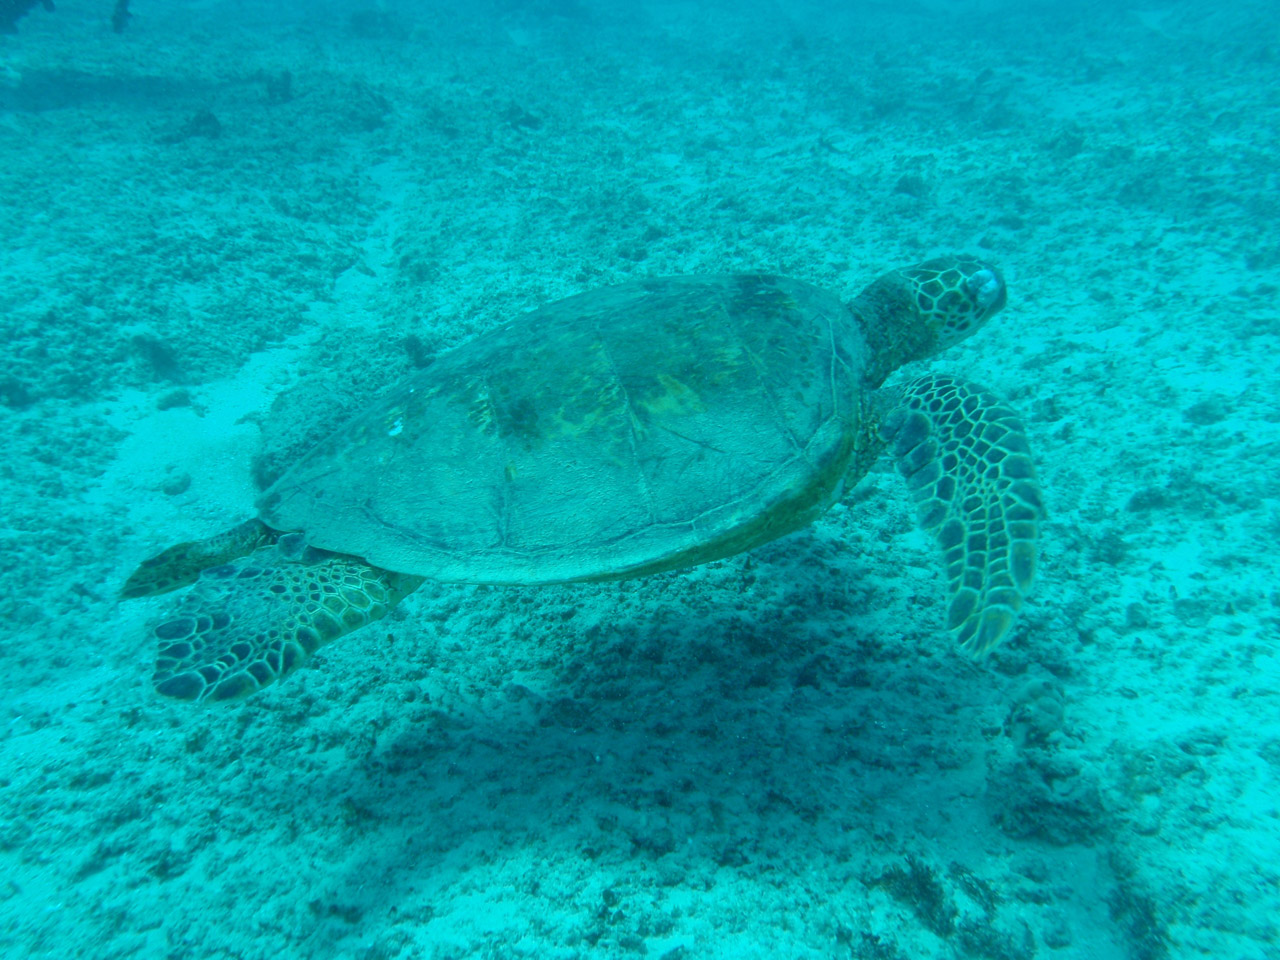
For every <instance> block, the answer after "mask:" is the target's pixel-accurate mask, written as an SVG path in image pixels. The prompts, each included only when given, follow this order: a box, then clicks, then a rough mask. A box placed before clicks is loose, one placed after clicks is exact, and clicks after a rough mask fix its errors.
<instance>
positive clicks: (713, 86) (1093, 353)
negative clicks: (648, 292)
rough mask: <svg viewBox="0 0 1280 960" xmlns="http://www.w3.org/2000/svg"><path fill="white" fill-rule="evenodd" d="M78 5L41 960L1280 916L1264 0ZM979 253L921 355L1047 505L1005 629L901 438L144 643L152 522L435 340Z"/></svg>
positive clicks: (1130, 932) (1092, 949)
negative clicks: (620, 292)
mask: <svg viewBox="0 0 1280 960" xmlns="http://www.w3.org/2000/svg"><path fill="white" fill-rule="evenodd" d="M58 6H59V9H58V11H57V12H56V13H46V12H44V11H42V10H35V11H33V12H32V13H31V14H30V15H29V16H28V17H27V18H25V19H24V20H22V22H21V23H20V25H19V27H20V32H19V33H18V34H17V35H15V36H10V37H0V153H2V155H3V160H4V162H3V164H0V326H2V327H3V331H4V343H5V345H6V346H7V349H8V356H7V363H6V364H5V365H4V368H3V370H2V371H0V443H2V444H3V449H4V451H5V456H4V457H3V459H2V460H0V502H2V503H3V513H2V514H0V538H3V544H4V547H5V555H6V558H7V562H6V563H4V564H3V566H2V567H0V583H2V586H0V619H2V620H3V624H4V626H3V629H2V632H0V676H2V677H3V683H2V686H0V697H2V698H3V704H4V727H3V734H2V735H0V798H2V801H3V807H2V811H3V817H2V819H0V878H2V879H0V951H3V953H4V954H5V956H7V957H72V956H79V957H92V958H116V957H139V958H182V957H198V958H244V960H249V958H279V957H316V958H359V960H365V958H369V960H373V958H387V960H393V958H406V960H407V958H438V960H444V958H457V960H461V958H464V957H525V956H527V957H538V958H544V957H545V958H577V957H583V958H585V957H596V956H601V957H613V956H617V957H627V956H650V957H655V958H663V960H682V958H688V960H693V958H713V957H715V958H734V960H737V958H790V957H806V958H809V957H812V958H828V957H853V958H866V960H896V958H904V960H905V958H913V960H914V958H939V960H943V958H946V960H950V958H954V957H975V958H993V960H1006V958H1031V957H1044V958H1061V960H1077V958H1079V960H1086V958H1087V960H1111V958H1117V960H1128V958H1134V960H1152V958H1162V957H1179V958H1180V957H1193V956H1195V957H1204V956H1212V957H1230V958H1233V960H1236V958H1238V960H1266V958H1276V957H1280V945H1277V944H1278V942H1280V921H1277V919H1276V918H1277V917H1280V886H1278V882H1280V867H1278V866H1277V864H1280V821H1278V819H1277V818H1278V817H1280V813H1278V810H1280V782H1278V781H1280V663H1277V658H1276V642H1277V636H1278V633H1280V591H1278V590H1277V587H1276V582H1277V573H1278V567H1280V562H1278V561H1277V560H1276V551H1275V546H1274V545H1275V541H1276V539H1277V536H1278V535H1280V471H1277V466H1276V465H1277V451H1278V450H1280V446H1278V444H1280V404H1278V403H1277V399H1278V397H1280V370H1278V369H1277V365H1276V362H1275V357H1276V355H1277V349H1278V348H1280V313H1278V312H1277V307H1276V303H1277V298H1278V297H1280V239H1277V231H1276V223H1277V221H1278V219H1280V216H1278V215H1280V190H1278V187H1280V184H1278V183H1277V174H1276V167H1275V157H1276V156H1278V155H1280V143H1278V142H1277V141H1278V140H1280V134H1278V132H1277V131H1280V88H1278V87H1277V86H1276V84H1275V83H1274V77H1275V74H1276V70H1277V64H1278V63H1280V38H1277V35H1276V27H1275V25H1274V23H1273V22H1272V21H1273V20H1274V16H1269V15H1268V12H1267V8H1266V5H1265V4H1259V5H1257V6H1254V7H1251V6H1249V5H1247V4H1234V5H1233V4H1208V3H1166V4H1163V5H1159V6H1146V7H1133V8H1130V7H1128V6H1126V5H1125V4H1122V3H1121V4H1113V5H1106V6H1102V7H1093V8H1091V9H1089V10H1088V11H1084V10H1081V12H1079V13H1078V14H1075V13H1068V12H1065V10H1066V8H1065V7H1061V6H1060V7H1054V6H1052V5H1040V6H1035V7H1033V8H1032V7H1028V5H1025V4H1020V5H1017V6H1013V5H1011V6H1009V7H1000V6H999V5H995V4H989V3H988V4H977V5H972V6H969V7H962V6H958V5H952V4H948V5H934V6H936V7H937V8H936V9H935V8H933V7H931V6H929V5H918V6H912V5H909V4H903V5H901V8H890V7H877V8H873V9H870V10H864V11H863V12H862V13H861V14H857V15H855V13H842V14H840V15H832V14H831V13H830V12H829V11H823V10H821V9H820V8H817V7H813V8H806V7H803V5H794V12H793V13H791V14H783V13H780V12H779V10H778V9H777V8H776V7H774V6H772V5H769V4H761V5H760V6H759V7H744V6H742V5H741V4H739V5H734V6H729V5H725V6H724V7H722V8H721V7H715V6H713V5H708V4H691V3H690V4H680V3H669V4H651V5H646V6H643V7H634V8H631V9H630V11H629V12H619V11H618V10H617V8H616V5H606V4H602V3H601V4H596V3H591V2H586V0H583V2H582V3H573V2H571V0H566V2H560V3H551V2H548V3H535V4H531V5H519V4H515V3H505V4H504V3H499V4H495V5H494V6H492V7H489V8H485V9H483V10H476V9H474V8H467V11H468V12H466V13H460V12H459V11H456V10H455V11H450V10H446V9H443V8H436V7H424V6H420V5H419V6H411V5H408V4H403V5H399V6H396V5H394V4H389V5H383V6H382V7H369V8H364V7H361V6H358V5H357V6H351V5H343V4H339V3H336V2H331V3H328V4H320V5H311V6H309V7H308V8H307V9H308V12H307V13H306V14H305V15H304V14H301V13H299V14H297V15H296V16H294V15H286V14H282V13H280V11H279V9H275V10H274V11H270V12H272V16H273V18H274V19H272V18H268V17H267V15H266V14H267V12H268V11H265V10H263V9H262V8H258V7H254V6H252V5H247V4H237V3H200V4H194V3H192V4H189V5H185V6H182V7H176V8H175V7H173V6H172V5H168V6H166V7H165V8H164V9H156V10H153V9H145V10H144V9H143V8H142V7H141V6H139V5H138V4H134V7H135V9H136V11H137V13H138V16H137V17H136V19H135V21H134V22H133V23H131V24H130V26H129V28H128V30H126V32H125V33H124V34H123V35H119V36H118V35H116V34H114V33H112V32H111V31H110V29H109V27H108V26H106V23H105V19H106V14H105V13H104V10H103V9H102V8H104V7H107V6H108V4H106V3H96V2H91V0H76V2H71V0H68V2H65V3H64V2H60V3H59V5H58ZM157 6H158V5H157ZM1081 6H1082V7H1083V6H1084V5H1081ZM286 74H287V75H288V79H287V80H286V79H285V75H286ZM215 134H216V135H215ZM959 251H968V252H973V253H977V254H980V255H982V256H984V257H988V258H990V259H992V260H993V261H995V262H997V263H999V264H1000V265H1001V266H1002V267H1003V269H1004V270H1005V271H1006V273H1007V275H1008V278H1009V283H1010V288H1011V299H1010V306H1009V307H1008V309H1007V310H1006V312H1005V313H1004V314H1002V315H1001V316H1000V317H999V318H997V320H995V321H993V323H992V324H991V325H989V327H987V328H986V329H984V330H983V331H982V332H981V333H980V334H979V335H977V336H975V337H973V338H972V339H971V340H969V341H967V342H965V343H964V344H962V345H960V346H959V347H957V348H955V349H953V350H951V351H949V352H948V353H947V354H946V355H944V356H942V357H939V358H937V359H936V360H935V361H932V362H931V364H930V366H931V367H933V368H936V369H939V370H946V371H949V372H954V373H956V374H959V375H962V376H965V377H969V378H971V379H973V380H976V381H979V382H981V383H983V384H985V385H987V386H988V387H990V388H992V389H993V390H995V391H996V392H998V393H999V394H1001V395H1002V396H1004V397H1006V398H1008V399H1009V400H1010V401H1011V402H1012V403H1013V404H1014V405H1015V406H1016V407H1017V408H1018V409H1019V410H1021V411H1022V413H1023V414H1024V415H1025V416H1026V419H1027V422H1028V426H1029V429H1030V432H1031V436H1032V439H1033V442H1034V446H1035V452H1036V459H1037V463H1038V466H1039V470H1040V476H1041V479H1042V482H1043V484H1044V487H1045V489H1046V491H1047V500H1048V505H1049V509H1050V519H1049V521H1048V523H1047V524H1046V525H1045V529H1044V548H1043V563H1042V567H1041V575H1040V581H1039V585H1038V587H1037V591H1036V594H1035V596H1034V598H1033V600H1032V602H1031V604H1030V606H1029V607H1028V609H1027V610H1026V611H1025V614H1024V616H1023V618H1022V620H1021V622H1020V625H1019V628H1018V630H1017V633H1016V635H1015V637H1014V638H1013V639H1012V640H1011V641H1010V642H1008V643H1007V644H1006V645H1005V646H1004V647H1003V648H1001V649H1000V650H999V651H998V652H997V653H996V654H995V655H994V656H992V657H991V658H989V659H988V660H986V661H984V662H982V663H979V664H975V663H973V662H971V661H969V660H967V659H966V658H965V657H963V656H962V655H960V654H959V653H958V652H957V651H956V650H954V649H952V647H951V646H950V644H949V643H948V641H947V638H946V636H945V632H944V629H943V619H944V617H943V591H942V578H941V570H940V563H939V562H938V559H937V557H936V556H935V554H934V547H933V545H932V544H931V543H930V542H929V540H928V539H927V538H926V537H925V536H924V535H923V534H922V533H920V532H919V531H917V529H916V527H915V524H914V520H913V516H912V512H911V508H910V504H909V502H908V499H907V496H906V492H905V490H904V489H903V488H902V487H901V484H900V481H899V480H898V477H897V474H896V472H895V471H894V469H893V467H892V464H889V463H886V464H884V465H883V468H882V469H879V470H877V471H875V472H873V473H872V475H871V476H869V477H868V478H866V480H864V482H863V483H862V485H861V486H860V487H859V488H858V489H857V490H856V491H855V492H854V493H853V494H852V495H851V496H850V497H849V498H848V499H847V501H846V502H845V503H844V504H842V505H840V506H838V507H837V508H836V509H834V510H833V511H832V512H831V513H830V514H828V515H827V516H826V517H825V518H824V519H823V520H821V521H820V522H819V523H817V524H815V525H814V526H813V527H812V528H811V529H809V530H806V531H804V532H802V533H800V534H796V535H793V536H791V537H789V538H786V539H784V540H781V541H778V542H775V543H774V544H771V545H769V546H768V547H765V548H762V549H760V550H757V551H755V552H754V553H752V554H750V555H748V556H743V557H738V558H735V559H732V560H726V561H723V562H719V563H714V564H709V565H707V566H705V567H702V568H698V569H696V570H692V571H688V572H683V573H676V574H669V575H663V576H656V577H652V578H650V579H647V580H642V581H632V582H623V583H617V584H606V585H591V586H572V587H556V588H541V589H531V588H526V589H491V588H477V587H461V586H428V587H424V588H423V589H421V590H419V591H418V592H417V593H416V594H415V595H413V596H412V597H410V598H409V599H408V600H406V601H405V602H404V603H403V604H402V606H401V607H400V608H399V609H398V610H397V612H396V614H395V615H394V616H393V617H392V618H391V619H389V620H388V621H384V622H382V623H380V624H378V625H377V626H374V627H371V628H369V629H366V630H364V631H362V632H359V633H357V634H355V635H353V636H351V637H348V638H346V639H345V640H343V641H342V642H341V643H340V644H336V645H334V646H333V647H329V648H326V649H324V650H323V651H321V653H320V654H319V655H318V656H316V657H315V658H314V660H313V661H312V663H311V665H310V666H309V668H308V669H305V670H303V671H301V672H300V673H299V674H298V675H297V676H295V677H293V678H291V679H290V680H288V681H287V682H286V683H285V684H282V685H280V686H279V687H277V688H273V689H271V690H270V691H267V692H265V693H263V694H261V695H259V696H258V697H256V698H254V699H251V700H249V701H247V702H245V703H244V704H243V705H239V706H234V707H230V708H225V709H208V710H196V709H192V708H189V707H187V706H184V705H182V704H174V703H170V702H167V701H163V700H161V699H160V698H158V697H156V696H155V694H154V693H153V692H152V691H151V689H150V686H149V683H148V679H149V674H150V661H151V658H152V655H153V651H152V649H151V643H150V641H149V640H148V638H147V636H146V633H145V627H146V624H147V622H148V621H149V620H150V619H152V618H153V617H155V616H156V615H157V614H158V613H159V612H160V611H162V610H163V609H164V601H162V600H155V601H133V602H129V603H120V602H118V601H117V600H116V599H115V596H116V594H117V592H118V590H119V588H120V585H121V583H122V582H123V580H124V578H125V577H126V576H127V575H128V574H129V572H130V571H131V570H132V569H133V567H134V566H135V565H136V564H137V563H138V562H139V561H140V560H142V559H143V558H145V557H147V556H149V555H151V554H152V553H154V552H156V550H158V549H159V548H161V547H163V546H166V545H168V544H170V543H173V542H176V541H179V540H184V539H191V538H193V537H200V536H205V535H208V534H211V533H214V532H216V531H218V530H221V529H223V528H225V527H227V526H229V525H231V524H232V523H234V522H236V521H238V520H240V519H242V518H243V517H245V516H247V515H248V514H249V513H250V512H251V510H252V503H253V499H254V497H255V495H256V492H257V488H258V486H259V485H260V484H261V483H262V482H263V481H264V479H266V478H269V477H270V476H272V475H273V474H274V471H276V470H278V469H279V465H280V464H281V463H283V462H287V461H288V459H289V458H290V457H292V456H294V455H296V453H297V450H298V449H299V447H300V445H302V444H304V443H305V442H306V441H307V438H309V437H314V436H315V435H317V433H318V432H320V431H322V430H323V429H325V428H326V427H332V426H333V425H336V424H337V423H338V422H340V421H341V419H342V418H343V417H344V416H346V415H347V414H349V413H350V412H351V411H352V410H355V409H358V407H359V406H360V405H361V404H362V403H365V402H367V401H369V400H370V399H372V398H373V397H375V396H376V395H377V394H378V393H379V391H380V390H382V389H383V388H384V387H386V386H387V385H389V384H391V383H392V382H394V381H395V380H396V379H398V378H399V377H401V376H403V375H405V374H407V373H409V372H411V371H412V370H414V369H415V368H418V367H421V366H423V365H425V364H427V363H429V362H430V359H431V358H432V357H433V356H435V355H436V354H437V353H438V352H439V351H441V350H443V349H447V348H448V347H449V346H451V345H453V344H456V343H458V342H461V341H463V340H465V339H466V338H468V337H470V336H473V335H475V334H476V333H479V332H481V331H484V330H486V329H489V328H491V327H492V326H494V325H496V324H498V323H502V322H504V321H506V320H508V319H511V318H512V317H515V316H518V315H519V314H520V313H521V312H523V311H526V310H528V309H531V308H533V307H535V306H537V305H538V304H540V303H544V302H547V301H549V300H554V299H557V298H559V297H562V296H566V295H569V294H571V293H575V292H578V291H580V290H584V289H588V288H591V287H596V286H601V285H604V284H607V283H611V282H616V281H621V280H625V279H628V278H634V277H642V276H661V275H667V274H685V273H700V272H725V271H770V272H777V273H783V274H787V275H792V276H796V277H801V278H803V279H806V280H809V281H811V282H814V283H817V284H819V285H821V286H824V287H827V288H830V289H831V290H834V291H836V292H838V293H840V294H841V295H842V296H845V297H851V296H853V295H854V294H855V293H856V292H857V291H858V290H859V289H860V288H861V287H862V285H863V284H865V283H866V282H868V281H869V280H871V279H873V278H874V277H875V276H877V275H878V274H880V273H881V272H883V271H884V270H885V269H887V268H889V267H892V266H895V265H898V264H902V263H910V262H914V261H918V260H921V259H924V258H926V257H928V256H931V255H934V254H937V253H942V252H959ZM908 372H912V371H908Z"/></svg>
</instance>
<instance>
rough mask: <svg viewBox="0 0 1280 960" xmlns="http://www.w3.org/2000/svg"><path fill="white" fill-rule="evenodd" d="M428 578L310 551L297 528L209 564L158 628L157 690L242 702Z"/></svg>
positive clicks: (380, 614)
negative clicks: (247, 552)
mask: <svg viewBox="0 0 1280 960" xmlns="http://www.w3.org/2000/svg"><path fill="white" fill-rule="evenodd" d="M421 582H422V578H421V577H414V576H408V575H404V574H399V573H392V572H390V571H387V570H381V569H379V568H377V567H372V566H370V565H369V564H367V563H365V562H364V561H362V560H358V559H356V558H355V557H348V556H343V555H340V554H334V553H329V552H327V551H323V550H313V549H309V548H307V547H305V546H303V544H302V539H301V537H299V536H298V535H296V534H291V535H287V536H283V537H280V539H279V542H278V543H276V544H273V545H271V546H267V547H263V548H261V549H259V550H258V551H256V552H255V553H253V554H252V555H250V556H248V557H244V558H240V559H237V560H234V561H232V562H231V563H226V564H223V565H221V566H218V567H213V568H212V569H209V570H205V571H204V572H203V573H201V574H200V578H199V579H198V580H197V581H196V583H195V585H194V586H193V587H192V588H191V590H190V592H188V593H187V594H186V596H184V597H183V598H182V599H181V600H180V601H179V602H178V603H177V605H176V607H175V608H174V609H173V611H172V612H171V613H170V614H169V616H168V617H166V619H164V620H163V621H161V622H160V623H158V624H156V625H155V626H153V627H152V628H151V633H152V635H153V636H154V637H155V639H156V642H157V645H158V652H157V655H156V669H155V674H154V675H153V677H152V685H153V686H154V687H155V689H156V692H157V693H160V694H163V695H164V696H166V697H174V698H175V699H178V700H189V701H196V702H205V701H228V700H240V699H242V698H244V697H247V696H249V695H250V694H252V693H256V692H257V691H258V690H261V689H262V688H263V687H266V686H269V685H270V684H272V683H275V682H276V681H277V680H279V679H281V678H282V677H285V676H287V675H288V674H289V673H291V672H292V671H294V670H295V669H297V668H298V667H299V666H301V665H302V663H303V662H304V661H305V660H306V659H307V657H308V656H310V655H311V654H312V653H315V651H316V650H317V649H319V648H320V647H322V646H323V645H325V644H326V643H331V642H332V641H334V640H336V639H338V638H339V637H341V636H343V635H344V634H347V633H350V632H351V631H353V630H358V629H360V628H361V627H363V626H365V625H366V624H369V623H372V622H373V621H374V620H378V619H380V618H382V617H384V616H386V615H387V613H389V612H390V610H391V608H392V607H394V606H395V605H396V604H397V603H399V602H400V600H401V599H403V598H404V597H405V596H406V595H407V594H409V593H411V592H412V591H413V590H414V589H416V588H417V586H418V585H419V584H420V583H421Z"/></svg>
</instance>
